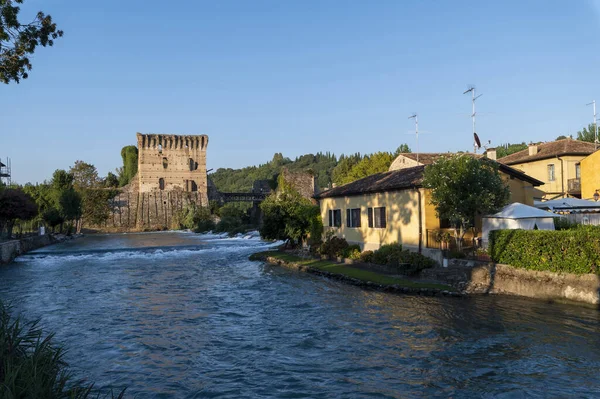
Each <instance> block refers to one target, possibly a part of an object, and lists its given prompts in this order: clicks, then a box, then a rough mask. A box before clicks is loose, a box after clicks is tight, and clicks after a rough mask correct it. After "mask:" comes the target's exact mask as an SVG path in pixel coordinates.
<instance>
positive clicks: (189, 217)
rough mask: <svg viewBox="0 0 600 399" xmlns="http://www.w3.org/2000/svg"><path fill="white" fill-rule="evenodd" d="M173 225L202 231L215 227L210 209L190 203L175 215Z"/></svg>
mask: <svg viewBox="0 0 600 399" xmlns="http://www.w3.org/2000/svg"><path fill="white" fill-rule="evenodd" d="M174 224H175V227H176V228H178V229H190V230H193V231H195V232H197V233H204V232H206V231H209V230H213V229H214V228H215V222H214V221H213V217H212V215H211V214H210V209H209V208H205V207H202V206H198V205H196V204H195V203H193V202H192V203H190V204H189V205H188V206H186V207H185V208H183V209H182V210H180V211H179V212H178V213H177V214H176V215H175V220H174Z"/></svg>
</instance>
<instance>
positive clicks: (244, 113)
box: [0, 0, 600, 183]
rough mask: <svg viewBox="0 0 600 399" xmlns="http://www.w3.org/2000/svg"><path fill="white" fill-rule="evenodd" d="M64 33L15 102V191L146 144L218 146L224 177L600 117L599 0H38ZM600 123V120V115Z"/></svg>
mask: <svg viewBox="0 0 600 399" xmlns="http://www.w3.org/2000/svg"><path fill="white" fill-rule="evenodd" d="M25 3H26V4H25V5H24V6H23V15H24V16H27V17H29V16H31V15H33V12H34V11H37V10H43V11H45V12H46V13H49V14H51V15H52V16H53V18H54V20H55V21H56V22H57V23H58V25H59V27H60V28H62V29H63V30H64V31H65V36H64V38H62V39H60V40H58V41H57V43H56V45H55V47H54V48H51V49H40V50H39V51H38V52H36V55H35V58H34V60H33V68H34V69H33V71H32V72H31V74H30V78H29V79H27V80H24V81H23V82H22V83H21V84H11V85H8V86H7V85H2V86H0V139H1V143H2V144H1V146H0V156H1V157H2V158H3V159H4V158H5V157H7V156H9V157H11V159H12V165H13V180H16V181H17V182H19V183H25V182H27V181H32V182H36V181H43V180H44V179H47V178H49V177H50V176H51V174H52V172H53V171H54V170H55V169H57V168H65V169H66V168H68V167H69V166H71V165H72V164H73V162H74V161H75V160H78V159H81V160H84V161H86V162H90V163H93V164H94V165H96V166H97V167H98V170H99V172H100V174H101V175H105V174H106V173H107V172H108V171H112V170H114V169H115V168H116V167H118V166H120V165H121V159H120V150H121V148H122V147H123V146H124V145H128V144H135V133H136V132H143V133H175V134H207V135H209V137H210V143H209V147H208V155H207V157H208V160H207V164H208V167H209V168H215V169H216V168H220V167H231V168H238V167H243V166H247V165H254V164H259V163H264V162H267V161H269V160H270V159H271V158H272V156H273V153H274V152H282V153H283V154H284V155H285V156H287V157H291V158H294V157H296V156H298V155H302V154H305V153H315V152H317V151H331V152H334V153H335V154H340V153H354V152H362V153H368V152H374V151H393V150H394V149H395V148H396V147H397V146H398V145H399V144H401V143H404V142H406V143H408V144H409V145H410V146H411V147H413V149H414V146H415V144H414V142H415V138H414V135H410V134H409V132H410V131H412V129H413V128H414V125H413V122H412V121H410V120H408V119H407V117H408V116H409V115H410V114H411V113H412V112H415V111H416V112H418V113H419V125H420V129H421V130H422V131H424V132H426V133H424V134H423V135H421V136H420V149H421V151H422V152H437V151H456V150H469V149H471V148H472V134H471V120H470V118H469V116H468V114H469V112H470V100H469V97H468V96H467V95H463V94H462V92H463V91H464V90H465V89H466V88H467V86H468V85H469V84H474V85H475V86H476V87H477V90H478V92H479V93H483V96H482V97H481V98H480V99H479V100H478V103H477V111H478V112H479V113H480V116H479V118H478V120H477V127H478V128H477V130H478V133H479V135H480V137H481V138H482V140H483V141H487V140H491V141H492V144H495V145H499V144H501V143H505V142H521V141H539V140H552V139H554V138H555V137H556V136H558V135H561V134H575V132H576V131H577V130H579V129H580V128H581V127H583V126H584V125H586V124H587V123H589V122H591V119H592V115H591V114H592V110H591V107H586V106H585V104H586V103H588V102H590V101H591V100H593V99H596V100H598V101H599V102H600V84H599V79H600V68H599V65H600V46H599V45H598V43H599V41H598V38H599V37H598V36H599V35H598V34H599V33H600V23H599V22H600V18H599V17H600V13H599V11H598V10H600V5H599V4H598V2H592V1H583V0H582V1H533V0H532V1H526V2H524V1H495V2H491V1H456V0H455V1H444V2H441V1H440V2H437V1H435V2H434V1H375V2H367V1H362V2H359V1H354V2H349V1H333V0H325V1H316V0H315V1H310V0H307V1H241V0H240V1H225V0H224V1H217V2H215V1H210V2H208V1H191V0H189V1H173V2H166V1H155V0H143V1H142V0H126V1H125V0H104V1H99V2H92V1H81V0H79V1H76V0H26V1H25ZM599 111H600V108H599Z"/></svg>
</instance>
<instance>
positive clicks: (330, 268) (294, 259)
mask: <svg viewBox="0 0 600 399" xmlns="http://www.w3.org/2000/svg"><path fill="white" fill-rule="evenodd" d="M267 257H271V258H275V259H279V260H281V261H284V262H287V263H293V264H295V265H301V266H305V267H310V268H313V269H318V270H322V271H326V272H329V273H335V274H340V275H343V276H346V277H351V278H355V279H358V280H361V281H371V282H373V283H376V284H381V285H398V286H400V287H407V288H434V289H439V290H447V291H456V290H455V289H454V288H452V287H450V286H448V285H444V284H436V283H428V282H420V281H414V280H409V279H405V278H400V277H393V276H389V275H385V274H381V273H378V272H376V271H371V270H364V269H363V268H357V267H353V266H352V265H347V264H342V263H336V262H333V261H330V260H318V259H310V258H309V259H306V258H301V257H299V256H296V255H292V254H288V253H285V252H280V251H267V252H259V253H256V254H253V255H251V256H250V260H264V259H266V258H267ZM363 265H364V266H365V267H368V264H363Z"/></svg>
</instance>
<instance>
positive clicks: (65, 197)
mask: <svg viewBox="0 0 600 399" xmlns="http://www.w3.org/2000/svg"><path fill="white" fill-rule="evenodd" d="M81 203H82V200H81V195H79V193H78V192H77V191H75V190H74V189H72V188H70V189H67V190H63V191H61V192H60V193H59V195H58V204H57V205H58V206H57V210H58V212H59V214H60V216H61V217H62V218H63V220H65V221H67V220H69V221H77V220H79V218H80V217H81ZM61 230H62V229H61Z"/></svg>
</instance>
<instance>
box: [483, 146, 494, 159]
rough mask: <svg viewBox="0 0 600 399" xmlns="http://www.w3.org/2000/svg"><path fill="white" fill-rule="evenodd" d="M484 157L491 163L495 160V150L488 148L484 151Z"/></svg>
mask: <svg viewBox="0 0 600 399" xmlns="http://www.w3.org/2000/svg"><path fill="white" fill-rule="evenodd" d="M485 156H486V157H487V158H488V159H491V160H492V161H495V160H496V149H495V148H488V149H487V150H485Z"/></svg>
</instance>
